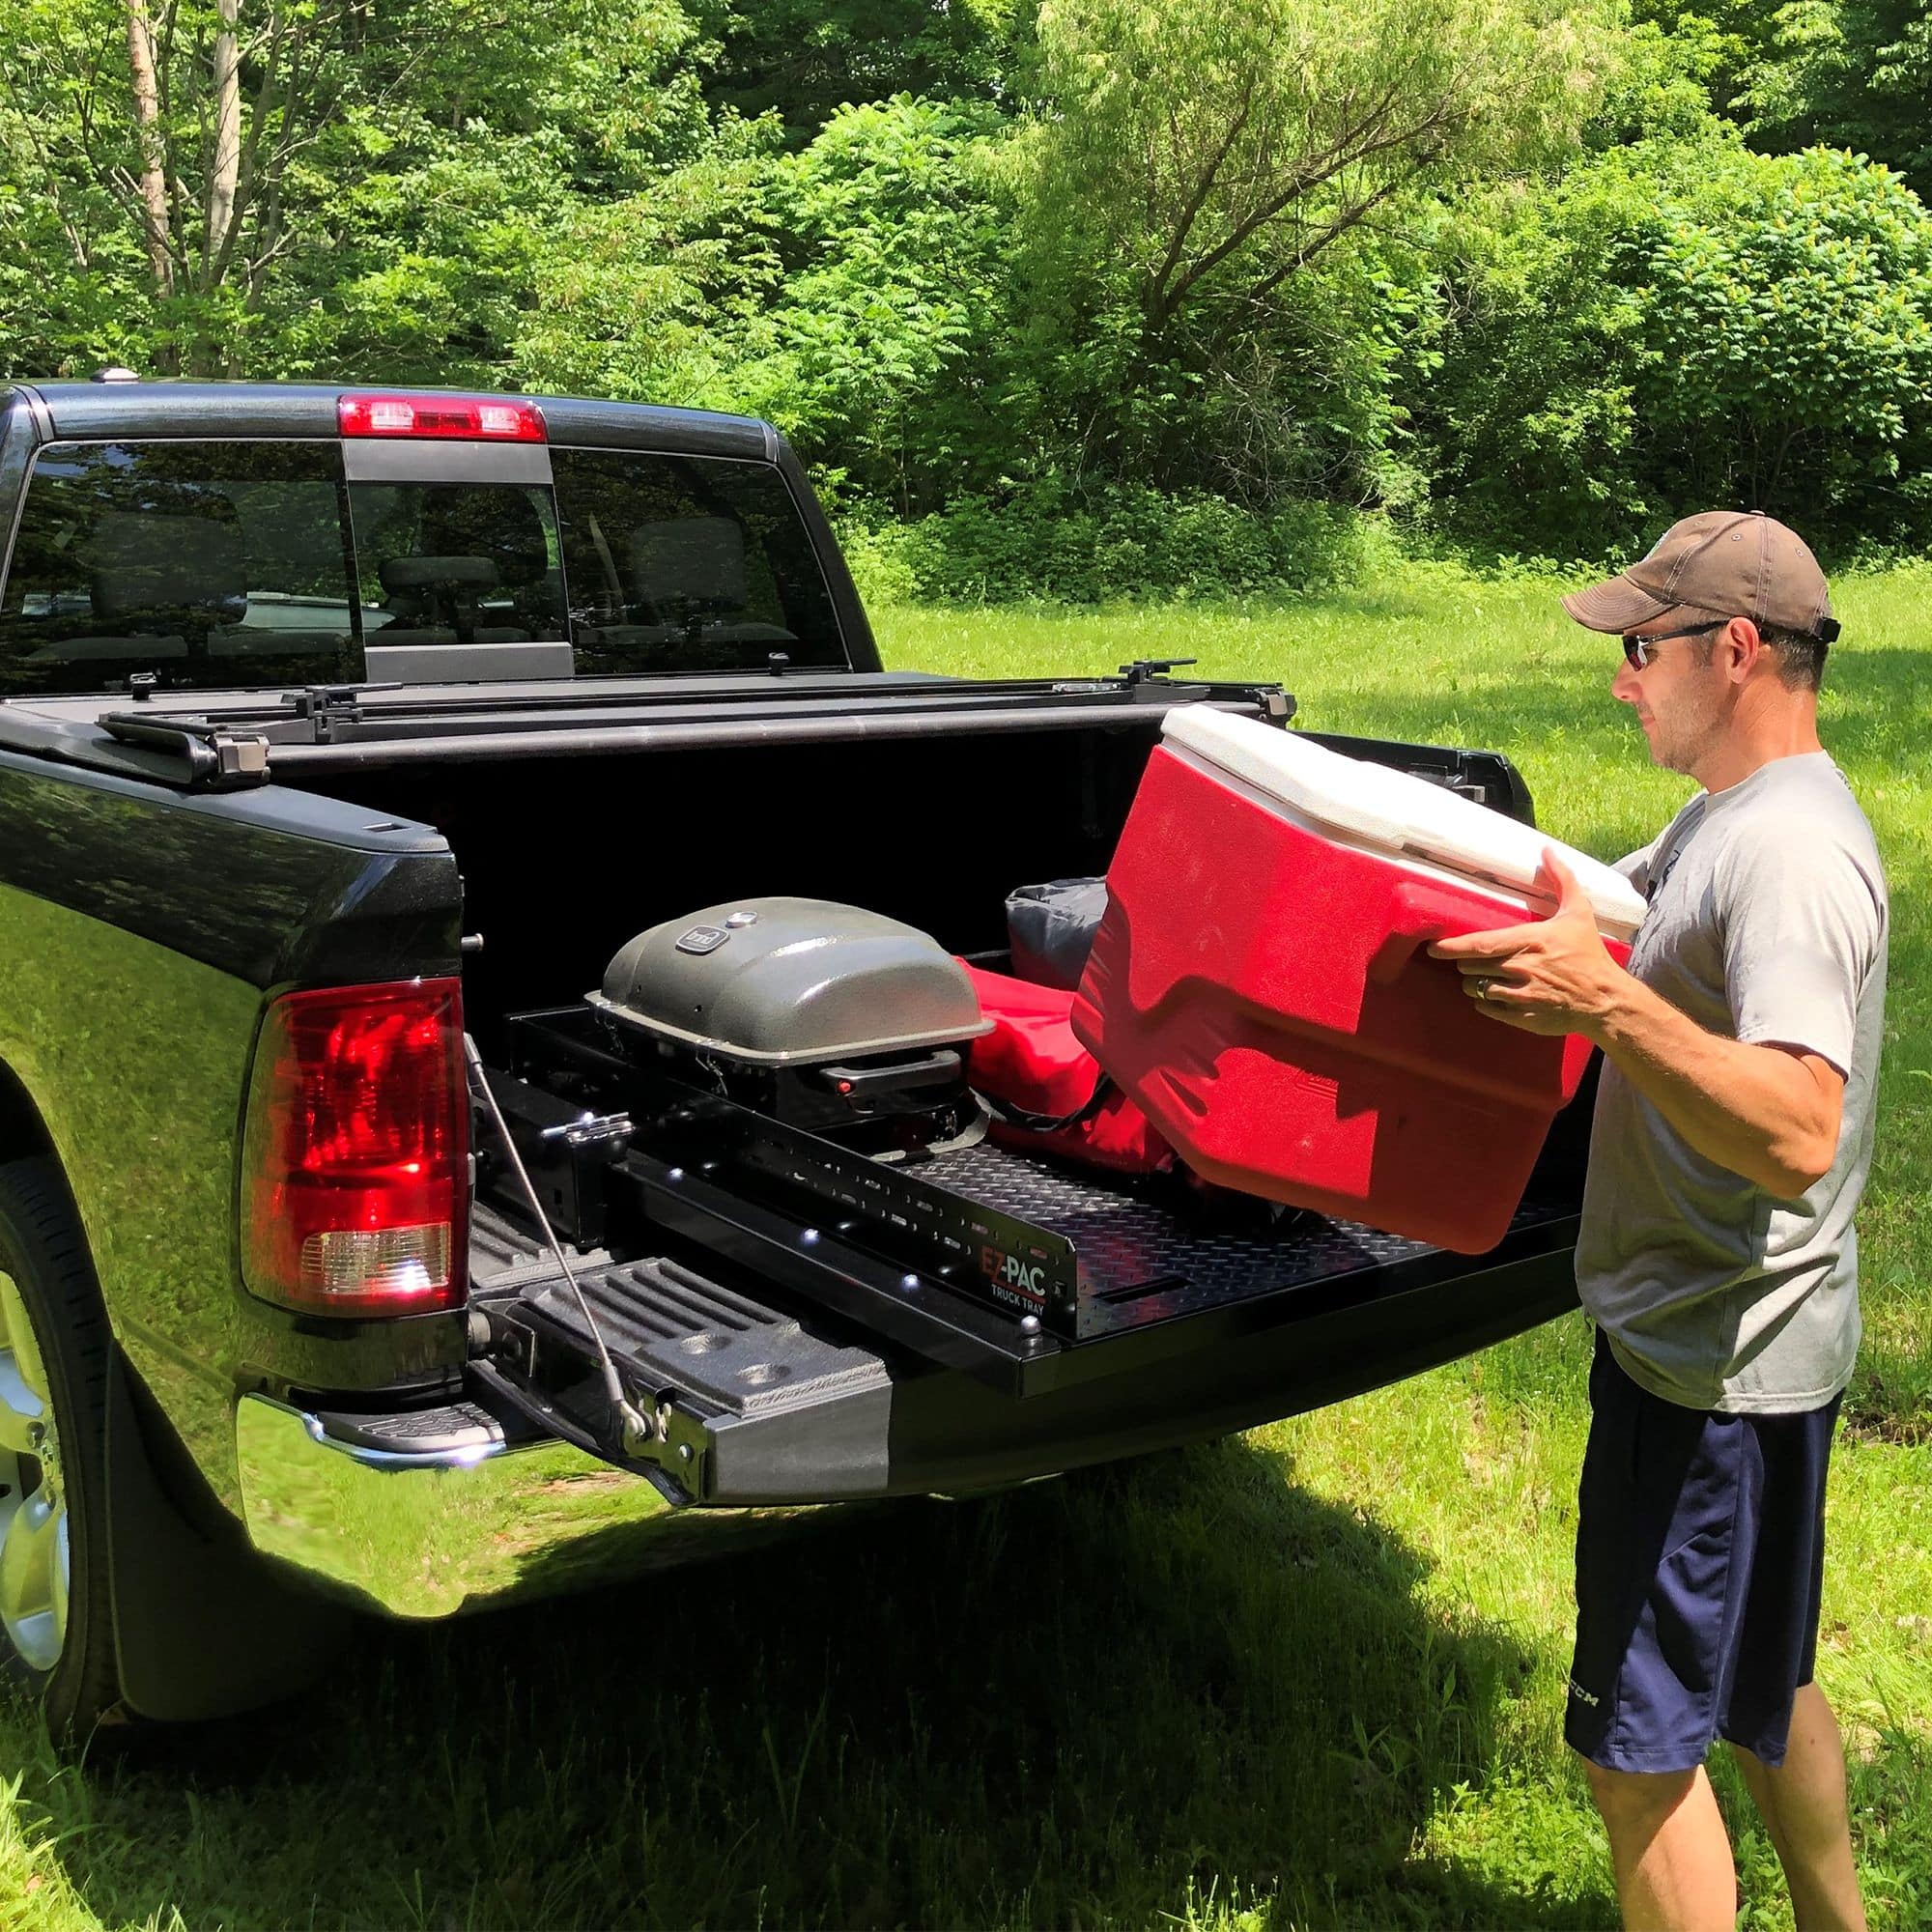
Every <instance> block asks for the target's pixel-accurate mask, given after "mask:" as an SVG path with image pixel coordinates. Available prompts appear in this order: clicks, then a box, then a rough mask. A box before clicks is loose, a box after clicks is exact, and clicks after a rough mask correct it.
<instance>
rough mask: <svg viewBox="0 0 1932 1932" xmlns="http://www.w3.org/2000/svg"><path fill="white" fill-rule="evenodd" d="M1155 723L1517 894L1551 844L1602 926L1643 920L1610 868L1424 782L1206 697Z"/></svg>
mask: <svg viewBox="0 0 1932 1932" xmlns="http://www.w3.org/2000/svg"><path fill="white" fill-rule="evenodd" d="M1162 728H1163V730H1164V731H1165V734H1166V736H1167V738H1168V740H1169V742H1170V743H1171V744H1173V745H1175V746H1177V747H1179V748H1183V749H1184V750H1185V751H1187V752H1190V753H1193V754H1194V757H1195V758H1196V759H1197V760H1199V761H1200V762H1202V763H1204V764H1207V765H1210V766H1213V767H1215V768H1217V769H1218V770H1220V771H1222V772H1225V773H1227V774H1228V775H1229V776H1230V777H1232V778H1235V779H1238V780H1239V781H1241V782H1242V783H1244V784H1246V785H1249V786H1252V787H1253V788H1254V789H1255V790H1256V791H1258V792H1261V793H1263V794H1264V796H1265V797H1267V798H1269V799H1273V800H1276V801H1278V802H1279V803H1280V804H1282V805H1284V806H1286V807H1287V808H1288V809H1289V810H1291V811H1292V812H1293V813H1294V814H1296V815H1297V816H1300V817H1303V818H1308V819H1312V820H1314V821H1315V822H1316V823H1317V824H1318V825H1320V826H1322V827H1324V828H1326V829H1329V830H1331V831H1333V832H1335V833H1337V834H1339V835H1340V836H1341V837H1342V838H1344V839H1346V840H1347V841H1348V842H1349V843H1350V844H1357V845H1366V846H1369V847H1371V848H1372V849H1375V850H1378V851H1383V852H1387V853H1390V854H1391V855H1406V856H1409V857H1412V858H1416V859H1422V860H1426V861H1428V862H1430V863H1432V864H1434V865H1437V866H1442V867H1447V868H1448V869H1449V870H1451V871H1454V872H1460V873H1463V874H1464V875H1465V876H1467V877H1469V878H1472V879H1475V880H1477V881H1480V882H1484V883H1488V884H1492V885H1498V886H1502V887H1504V888H1506V889H1508V890H1509V891H1510V892H1512V893H1515V894H1517V895H1522V894H1525V893H1528V892H1530V891H1531V889H1532V888H1533V886H1534V884H1535V880H1536V874H1537V868H1538V867H1540V866H1541V865H1542V863H1543V854H1544V852H1545V850H1546V849H1548V848H1550V847H1554V849H1555V852H1556V856H1557V857H1558V858H1559V859H1561V860H1562V861H1563V863H1564V864H1565V865H1566V866H1568V867H1570V869H1571V870H1572V871H1573V872H1575V873H1576V875H1577V879H1578V880H1579V882H1580V883H1581V885H1582V887H1583V890H1584V892H1585V893H1586V894H1587V895H1589V899H1590V904H1591V906H1592V908H1593V909H1594V910H1595V912H1596V915H1597V926H1598V929H1599V930H1600V931H1602V932H1604V933H1606V934H1608V935H1609V936H1610V937H1612V938H1615V939H1625V940H1627V939H1630V938H1632V937H1633V936H1634V934H1635V932H1636V929H1637V927H1638V925H1640V924H1641V923H1642V922H1643V915H1644V902H1643V899H1642V896H1641V895H1639V894H1638V892H1637V890H1636V888H1635V887H1634V886H1633V885H1632V884H1631V882H1630V881H1629V880H1628V879H1626V878H1625V877H1624V875H1623V874H1622V873H1621V872H1619V871H1618V870H1616V868H1615V867H1611V866H1605V865H1604V864H1603V863H1602V862H1601V861H1600V860H1596V859H1592V858H1590V857H1589V856H1588V855H1587V854H1585V853H1582V852H1578V851H1577V850H1576V849H1575V848H1574V847H1573V846H1569V845H1566V844H1564V843H1563V841H1562V840H1561V839H1560V838H1550V837H1549V835H1548V833H1547V832H1539V831H1537V830H1536V828H1535V827H1534V826H1530V825H1524V824H1522V823H1520V821H1519V820H1517V819H1514V818H1511V817H1510V816H1509V815H1508V814H1507V813H1505V812H1500V811H1494V810H1491V808H1490V807H1489V806H1486V805H1478V804H1477V803H1476V802H1475V800H1474V799H1469V798H1463V797H1461V796H1460V795H1459V794H1457V793H1456V792H1453V791H1448V790H1445V789H1444V788H1443V787H1442V786H1441V785H1435V784H1431V783H1430V782H1429V781H1428V780H1427V779H1419V778H1415V777H1413V776H1411V775H1410V774H1409V773H1407V772H1396V771H1391V770H1389V768H1388V767H1387V766H1386V765H1375V764H1370V763H1368V762H1367V761H1366V760H1364V759H1361V758H1350V757H1345V756H1344V755H1343V754H1342V753H1340V752H1331V751H1329V750H1328V749H1327V747H1326V746H1323V745H1317V744H1315V743H1313V742H1312V741H1311V740H1309V739H1307V738H1303V737H1300V736H1298V735H1297V734H1295V733H1294V732H1292V731H1284V730H1282V729H1280V728H1279V727H1278V726H1276V725H1264V724H1262V723H1261V722H1260V721H1259V720H1258V719H1253V718H1240V717H1236V715H1235V714H1233V713H1232V712H1227V711H1218V710H1216V709H1215V708H1214V707H1213V706H1211V705H1208V704H1181V705H1177V706H1176V707H1175V708H1174V709H1173V710H1172V711H1170V712H1169V713H1168V714H1167V721H1166V724H1165V725H1164V726H1163V727H1162Z"/></svg>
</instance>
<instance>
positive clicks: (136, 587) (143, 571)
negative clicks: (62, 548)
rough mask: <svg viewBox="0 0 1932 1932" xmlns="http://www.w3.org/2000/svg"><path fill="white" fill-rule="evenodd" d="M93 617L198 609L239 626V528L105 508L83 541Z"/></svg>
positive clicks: (242, 583)
mask: <svg viewBox="0 0 1932 1932" xmlns="http://www.w3.org/2000/svg"><path fill="white" fill-rule="evenodd" d="M87 561H88V569H89V574H90V578H91V580H92V581H91V583H90V589H91V591H92V594H93V600H94V614H95V615H96V616H97V617H109V618H116V619H119V620H122V621H124V622H125V621H126V620H127V619H128V618H132V617H139V616H143V615H146V614H147V613H148V612H150V611H168V612H170V613H174V612H178V611H184V610H190V611H207V612H208V613H209V614H210V615H211V616H213V617H215V618H219V619H222V620H225V621H227V622H229V623H239V622H240V621H241V619H242V618H243V617H244V616H246V614H247V611H248V576H247V567H246V560H245V558H244V555H243V553H242V543H241V526H240V525H239V524H236V523H232V522H217V521H216V520H215V519H214V518H213V517H183V516H165V515H161V514H158V513H156V512H155V511H152V510H105V511H103V512H102V513H101V515H100V517H99V520H98V521H97V522H96V524H95V526H94V533H93V535H92V536H91V537H90V538H89V540H88V550H87Z"/></svg>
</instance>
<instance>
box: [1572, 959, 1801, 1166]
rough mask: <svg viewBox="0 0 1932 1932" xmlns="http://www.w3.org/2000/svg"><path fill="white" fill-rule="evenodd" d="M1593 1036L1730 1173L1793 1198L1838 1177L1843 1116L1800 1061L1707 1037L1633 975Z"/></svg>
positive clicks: (1607, 1007) (1666, 1114) (1595, 1023)
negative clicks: (1833, 1171) (1827, 1176)
mask: <svg viewBox="0 0 1932 1932" xmlns="http://www.w3.org/2000/svg"><path fill="white" fill-rule="evenodd" d="M1589 1034H1590V1037H1591V1038H1593V1039H1594V1040H1595V1041H1596V1042H1597V1044H1598V1045H1599V1046H1601V1047H1602V1048H1603V1049H1604V1051H1605V1053H1606V1054H1607V1055H1608V1056H1609V1057H1610V1059H1611V1060H1613V1061H1614V1062H1615V1063H1616V1065H1617V1066H1618V1067H1619V1068H1620V1069H1621V1070H1622V1072H1623V1074H1624V1077H1625V1078H1626V1079H1627V1080H1629V1081H1630V1083H1631V1085H1632V1086H1634V1088H1635V1089H1636V1090H1637V1092H1638V1093H1639V1094H1642V1095H1643V1096H1644V1098H1645V1099H1646V1100H1648V1101H1649V1102H1650V1103H1651V1104H1652V1106H1654V1107H1655V1108H1656V1109H1657V1110H1658V1112H1659V1113H1661V1114H1662V1116H1663V1118H1664V1119H1665V1120H1666V1121H1668V1122H1670V1124H1671V1125H1672V1126H1673V1127H1675V1128H1676V1129H1677V1131H1678V1132H1679V1133H1680V1134H1682V1135H1683V1136H1684V1138H1685V1139H1686V1140H1687V1141H1689V1142H1690V1145H1691V1146H1692V1147H1693V1148H1695V1149H1696V1150H1697V1151H1698V1152H1699V1153H1701V1154H1703V1155H1704V1156H1705V1157H1706V1158H1707V1159H1709V1160H1714V1161H1716V1162H1717V1163H1718V1164H1719V1166H1720V1167H1727V1168H1729V1169H1730V1170H1731V1172H1732V1173H1733V1174H1741V1175H1743V1176H1744V1178H1745V1179H1747V1180H1750V1181H1754V1182H1756V1183H1757V1184H1758V1185H1759V1186H1761V1187H1764V1188H1767V1189H1768V1190H1769V1191H1770V1192H1772V1193H1774V1194H1776V1195H1779V1196H1780V1197H1783V1198H1785V1199H1790V1198H1792V1197H1793V1196H1796V1195H1799V1194H1802V1193H1804V1190H1805V1188H1807V1187H1808V1186H1810V1185H1811V1183H1812V1182H1813V1181H1814V1180H1816V1179H1818V1178H1819V1177H1820V1176H1821V1175H1823V1174H1824V1173H1826V1172H1827V1171H1828V1170H1829V1169H1830V1167H1831V1165H1832V1161H1833V1156H1834V1155H1835V1153H1836V1151H1837V1136H1838V1120H1839V1108H1838V1106H1837V1105H1836V1104H1835V1100H1834V1098H1833V1096H1832V1095H1830V1094H1828V1093H1827V1092H1826V1090H1825V1088H1824V1087H1823V1086H1822V1085H1821V1084H1820V1082H1819V1080H1818V1078H1817V1076H1816V1075H1815V1074H1813V1072H1812V1071H1811V1069H1810V1068H1809V1067H1808V1066H1807V1065H1805V1064H1804V1061H1802V1060H1800V1059H1799V1058H1797V1057H1796V1056H1795V1055H1793V1054H1790V1053H1787V1052H1785V1051H1784V1050H1783V1049H1782V1048H1779V1047H1776V1046H1759V1045H1750V1044H1745V1043H1742V1042H1740V1041H1738V1040H1734V1039H1725V1038H1722V1037H1720V1036H1719V1035H1717V1034H1713V1033H1707V1032H1706V1031H1705V1030H1704V1029H1703V1028H1702V1027H1700V1026H1699V1025H1698V1024H1697V1023H1696V1021H1695V1020H1693V1019H1691V1018H1690V1016H1689V1015H1688V1014H1686V1013H1683V1012H1680V1011H1679V1010H1678V1009H1677V1008H1675V1007H1673V1006H1672V1005H1671V1004H1670V1003H1669V1002H1668V1001H1667V1000H1664V999H1662V998H1660V997H1659V996H1658V995H1657V994H1656V993H1653V992H1652V991H1651V990H1650V988H1649V987H1647V986H1645V985H1643V984H1642V983H1641V982H1640V981H1639V980H1634V979H1630V978H1628V977H1627V976H1626V977H1625V980H1624V983H1623V984H1622V985H1621V986H1619V987H1618V989H1617V992H1616V994H1615V996H1614V997H1613V998H1611V999H1610V1000H1609V1001H1608V1002H1607V1003H1606V1005H1605V1009H1604V1010H1603V1011H1602V1012H1601V1013H1599V1014H1597V1015H1596V1016H1595V1018H1594V1020H1593V1023H1592V1024H1591V1026H1590V1028H1589Z"/></svg>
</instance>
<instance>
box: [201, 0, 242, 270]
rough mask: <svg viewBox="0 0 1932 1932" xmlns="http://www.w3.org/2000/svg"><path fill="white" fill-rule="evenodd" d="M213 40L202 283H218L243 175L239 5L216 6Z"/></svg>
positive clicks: (226, 1) (233, 1)
mask: <svg viewBox="0 0 1932 1932" xmlns="http://www.w3.org/2000/svg"><path fill="white" fill-rule="evenodd" d="M217 4H218V8H219V12H220V16H221V25H220V27H219V29H218V30H217V31H216V33H215V36H214V165H213V169H212V170H211V171H210V174H209V178H208V236H207V240H206V241H204V243H203V244H202V263H203V270H204V272H203V281H204V283H205V284H206V285H208V286H210V287H213V284H214V283H215V282H216V281H218V280H219V279H220V276H221V270H222V268H223V266H224V265H225V263H226V260H227V256H228V231H229V229H230V228H231V227H233V225H234V222H235V187H236V183H237V182H238V181H239V180H240V178H241V42H240V39H239V36H238V35H237V32H236V27H237V23H238V20H239V18H240V14H241V0H217Z"/></svg>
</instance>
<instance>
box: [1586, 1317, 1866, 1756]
mask: <svg viewBox="0 0 1932 1932" xmlns="http://www.w3.org/2000/svg"><path fill="white" fill-rule="evenodd" d="M1590 1406H1591V1410H1592V1415H1591V1421H1590V1445H1589V1448H1588V1449H1587V1451H1586V1452H1585V1453H1584V1457H1583V1480H1582V1488H1581V1493H1580V1496H1579V1499H1578V1500H1579V1508H1578V1516H1577V1658H1576V1662H1575V1663H1574V1664H1573V1665H1572V1667H1571V1672H1570V1704H1569V1711H1568V1715H1567V1717H1566V1718H1565V1720H1564V1726H1563V1734H1564V1736H1565V1737H1566V1738H1568V1740H1569V1741H1570V1744H1571V1745H1572V1747H1574V1748H1576V1749H1577V1750H1578V1751H1580V1752H1581V1753H1582V1754H1583V1755H1584V1756H1585V1757H1586V1758H1589V1759H1590V1760H1591V1761H1592V1762H1593V1763H1596V1764H1600V1765H1603V1766H1605V1767H1606V1768H1607V1769H1609V1770H1612V1771H1655V1772H1667V1771H1690V1770H1691V1769H1692V1768H1693V1767H1695V1766H1697V1765H1699V1764H1702V1763H1703V1761H1704V1754H1705V1752H1706V1751H1708V1750H1709V1749H1710V1747H1711V1741H1712V1740H1713V1739H1714V1738H1727V1739H1728V1740H1729V1741H1730V1742H1731V1743H1732V1744H1737V1745H1742V1746H1744V1747H1745V1748H1746V1749H1747V1750H1748V1751H1750V1752H1752V1753H1753V1754H1754V1755H1755V1756H1757V1757H1758V1758H1760V1759H1761V1760H1762V1761H1763V1762H1764V1763H1766V1764H1769V1765H1779V1764H1782V1763H1783V1762H1784V1745H1785V1738H1786V1735H1787V1733H1788V1732H1789V1731H1790V1728H1791V1700H1792V1697H1793V1695H1794V1694H1795V1693H1796V1691H1797V1690H1798V1689H1799V1687H1800V1686H1801V1685H1804V1684H1808V1683H1809V1682H1810V1681H1811V1665H1812V1661H1813V1658H1814V1655H1815V1653H1816V1651H1817V1646H1818V1592H1819V1585H1820V1583H1821V1581H1822V1579H1823V1577H1824V1570H1825V1469H1826V1464H1827V1463H1828V1462H1829V1461H1830V1459H1831V1453H1832V1430H1833V1424H1835V1422H1836V1421H1837V1419H1838V1400H1837V1399H1835V1398H1834V1399H1833V1401H1832V1402H1831V1403H1830V1404H1828V1405H1827V1406H1825V1407H1823V1408H1817V1409H1811V1410H1808V1411H1807V1412H1805V1413H1804V1414H1801V1415H1723V1414H1718V1413H1715V1412H1707V1411H1705V1410H1703V1409H1696V1408H1682V1407H1679V1406H1678V1405H1677V1404H1675V1403H1670V1402H1664V1401H1663V1400H1662V1398H1661V1397H1658V1396H1654V1395H1651V1394H1650V1393H1649V1392H1648V1391H1646V1390H1644V1389H1641V1388H1639V1387H1638V1386H1637V1385H1636V1383H1635V1382H1634V1381H1633V1380H1632V1379H1631V1378H1630V1377H1629V1376H1627V1375H1626V1374H1625V1373H1624V1371H1623V1370H1622V1368H1621V1367H1619V1366H1618V1363H1617V1359H1616V1357H1615V1356H1614V1355H1613V1354H1612V1353H1611V1352H1610V1348H1609V1344H1608V1342H1607V1341H1605V1338H1604V1336H1603V1334H1602V1332H1601V1331H1600V1332H1599V1333H1598V1336H1597V1354H1596V1359H1595V1361H1594V1362H1593V1363H1592V1364H1591V1367H1590Z"/></svg>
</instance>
